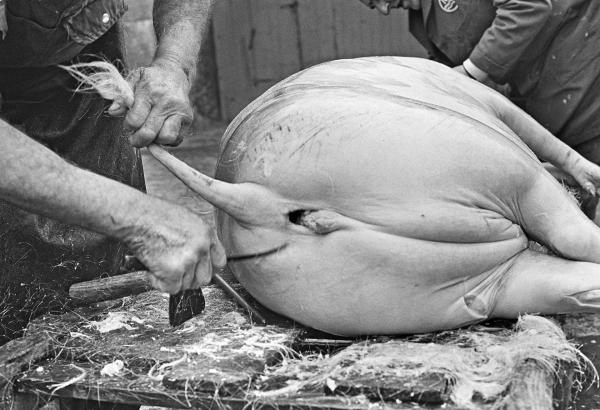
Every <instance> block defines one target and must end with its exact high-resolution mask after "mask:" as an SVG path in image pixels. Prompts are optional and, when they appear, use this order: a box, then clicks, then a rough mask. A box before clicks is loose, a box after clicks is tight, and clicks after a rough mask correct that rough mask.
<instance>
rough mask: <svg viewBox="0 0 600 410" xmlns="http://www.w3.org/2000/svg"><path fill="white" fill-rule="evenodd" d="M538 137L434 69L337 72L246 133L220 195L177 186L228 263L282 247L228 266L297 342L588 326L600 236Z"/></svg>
mask: <svg viewBox="0 0 600 410" xmlns="http://www.w3.org/2000/svg"><path fill="white" fill-rule="evenodd" d="M540 129H541V126H539V125H538V124H537V123H535V122H534V121H533V120H532V119H531V118H530V117H528V116H526V115H525V114H524V113H523V112H522V111H521V110H519V109H517V108H516V107H514V106H512V104H510V103H509V102H508V100H506V99H504V97H502V96H500V95H499V94H497V93H495V92H493V91H490V90H489V89H487V88H486V87H484V86H482V85H481V84H478V83H477V82H475V81H472V80H470V79H468V78H465V77H462V76H460V75H459V74H456V73H455V72H453V71H452V70H451V69H449V68H446V67H443V66H441V65H438V64H436V63H433V62H430V61H427V60H421V59H410V58H392V57H384V58H366V59H355V60H340V61H336V62H331V63H326V64H322V65H320V66H316V67H313V68H311V69H308V70H305V71H303V72H301V73H299V74H296V75H294V76H292V77H290V78H288V79H287V80H284V81H283V82H281V83H279V84H278V85H276V86H274V87H273V88H272V89H270V90H269V91H267V92H266V93H265V94H263V96H261V97H259V98H258V99H257V100H256V101H254V102H253V103H252V104H250V105H249V106H248V107H247V108H246V109H245V110H244V111H242V113H240V114H239V115H238V117H237V118H236V119H235V120H234V121H233V122H232V124H231V125H230V126H229V128H228V130H227V131H226V134H225V135H224V137H223V140H222V143H221V156H220V159H219V162H218V166H217V173H216V179H217V180H221V181H225V182H227V183H229V184H224V183H223V182H220V181H214V180H212V179H210V178H208V177H205V176H203V175H201V174H198V173H189V175H180V177H181V178H182V179H183V180H184V181H187V182H188V183H189V184H190V186H192V187H193V189H195V190H196V191H197V192H198V193H200V194H201V195H202V196H204V197H205V198H206V199H208V200H209V201H211V202H212V203H213V204H215V205H216V206H217V207H218V208H221V209H220V210H218V211H217V228H218V231H219V236H220V238H221V240H222V241H223V244H224V246H225V248H226V249H228V253H229V254H248V253H252V252H257V251H260V250H264V249H269V248H277V247H279V246H281V245H283V244H287V246H286V247H285V248H283V249H281V250H279V251H278V252H275V253H272V254H269V255H267V256H263V257H257V258H254V259H250V260H246V261H240V262H233V263H231V264H230V266H231V268H232V270H233V272H234V273H235V275H236V277H237V279H238V280H239V281H240V282H241V283H242V284H243V285H244V286H245V287H246V289H247V290H248V291H249V292H250V293H251V294H252V295H253V296H254V297H255V298H256V299H257V300H259V301H260V302H261V303H263V304H264V305H266V306H267V307H269V308H270V309H272V310H274V311H276V312H279V313H281V314H283V315H286V316H288V317H290V318H292V319H294V320H296V321H298V322H300V323H302V324H304V325H307V326H311V327H314V328H317V329H320V330H324V331H327V332H331V333H334V334H340V335H360V334H397V333H415V332H427V331H434V330H440V329H448V328H454V327H459V326H462V325H465V324H469V323H473V322H477V321H481V320H484V319H487V318H492V317H503V318H514V317H517V316H518V315H519V314H522V313H526V312H536V313H547V314H550V313H559V312H575V311H582V310H590V309H592V310H595V309H598V308H600V294H599V290H600V265H599V264H598V263H600V229H599V228H598V227H597V226H596V225H594V224H593V223H592V222H591V221H590V220H588V219H587V218H586V217H585V216H584V215H583V213H582V212H581V211H580V210H579V208H578V206H577V204H576V203H575V202H574V201H573V199H572V198H571V197H570V196H569V195H568V194H567V192H566V191H565V189H564V188H563V187H562V186H561V184H559V183H558V182H557V181H556V180H555V179H554V178H553V177H552V176H551V175H550V174H549V173H548V172H547V171H546V170H545V169H544V167H543V166H542V164H541V163H540V162H539V161H538V159H537V158H536V156H535V155H534V154H533V152H532V151H531V150H530V149H529V148H528V147H527V145H526V144H525V143H524V142H523V141H522V140H521V139H520V138H519V137H518V136H517V134H519V135H525V133H530V132H533V133H535V132H542V131H540ZM570 155H571V154H569V155H567V157H570ZM573 155H575V154H573ZM555 165H558V166H559V167H560V166H561V165H565V166H566V165H568V164H566V163H565V164H555ZM174 168H177V167H176V166H174ZM567 168H568V166H567ZM174 171H175V172H177V170H176V169H174ZM576 179H577V178H576ZM529 239H535V240H537V241H539V242H540V243H542V244H544V245H546V246H547V247H548V248H550V249H552V250H553V251H554V252H555V253H556V254H558V255H561V256H562V257H558V256H550V255H545V254H541V253H538V252H535V251H533V250H530V249H529V248H528V240H529Z"/></svg>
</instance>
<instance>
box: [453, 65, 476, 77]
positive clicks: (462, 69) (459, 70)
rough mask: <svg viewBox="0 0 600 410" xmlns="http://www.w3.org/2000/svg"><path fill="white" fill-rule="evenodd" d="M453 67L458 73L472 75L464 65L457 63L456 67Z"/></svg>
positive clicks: (466, 75)
mask: <svg viewBox="0 0 600 410" xmlns="http://www.w3.org/2000/svg"><path fill="white" fill-rule="evenodd" d="M452 69H453V70H454V71H456V72H457V73H459V74H462V75H464V76H465V77H471V76H470V75H469V73H467V70H465V68H464V67H463V66H462V65H457V66H456V67H452ZM471 78H472V77H471Z"/></svg>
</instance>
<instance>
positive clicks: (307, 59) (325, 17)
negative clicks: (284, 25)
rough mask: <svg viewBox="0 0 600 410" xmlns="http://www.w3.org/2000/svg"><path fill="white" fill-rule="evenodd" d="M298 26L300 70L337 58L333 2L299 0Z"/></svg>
mask: <svg viewBox="0 0 600 410" xmlns="http://www.w3.org/2000/svg"><path fill="white" fill-rule="evenodd" d="M298 25H299V27H298V29H299V33H300V41H299V46H300V51H301V55H302V68H306V67H310V66H312V65H315V64H318V63H322V62H324V61H328V60H333V59H336V58H338V57H339V53H338V50H337V44H336V40H337V38H336V36H337V34H336V27H335V19H334V3H333V2H331V1H322V0H321V1H320V2H319V4H315V1H314V0H299V1H298Z"/></svg>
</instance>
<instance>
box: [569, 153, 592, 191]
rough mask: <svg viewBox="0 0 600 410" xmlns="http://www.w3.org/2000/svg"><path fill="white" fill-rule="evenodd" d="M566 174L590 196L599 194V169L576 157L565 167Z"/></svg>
mask: <svg viewBox="0 0 600 410" xmlns="http://www.w3.org/2000/svg"><path fill="white" fill-rule="evenodd" d="M566 170H567V172H568V173H569V174H570V175H571V176H572V177H573V178H574V179H575V180H576V181H577V183H578V184H579V185H581V187H582V188H583V189H584V190H585V191H586V192H587V193H589V194H590V195H592V196H595V195H596V194H597V193H598V192H600V167H599V166H598V165H596V164H594V163H593V162H591V161H588V160H587V159H585V158H583V157H581V156H579V155H577V158H576V159H575V160H574V161H572V163H571V164H569V165H568V166H567V167H566Z"/></svg>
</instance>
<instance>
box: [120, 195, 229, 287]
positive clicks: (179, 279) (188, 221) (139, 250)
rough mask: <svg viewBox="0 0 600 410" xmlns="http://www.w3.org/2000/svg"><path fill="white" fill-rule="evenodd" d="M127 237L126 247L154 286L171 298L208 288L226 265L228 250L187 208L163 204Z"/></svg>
mask: <svg viewBox="0 0 600 410" xmlns="http://www.w3.org/2000/svg"><path fill="white" fill-rule="evenodd" d="M151 212H152V215H148V214H146V215H143V216H140V218H139V219H138V224H139V226H136V227H135V228H134V229H132V230H131V232H130V233H127V234H126V236H125V243H126V244H127V245H128V246H129V248H130V250H131V251H132V252H134V254H135V255H136V256H137V258H138V259H139V260H140V261H141V262H142V263H143V264H144V265H145V266H146V267H147V268H148V270H149V271H150V272H151V274H152V276H151V282H152V286H154V287H155V288H157V289H159V290H161V291H163V292H168V293H171V294H176V293H178V292H179V291H181V290H184V289H195V288H199V287H201V286H204V285H206V284H208V283H209V282H210V281H211V278H212V272H213V268H215V267H217V268H220V267H223V266H224V265H225V263H226V256H225V250H224V249H223V246H222V245H221V243H220V242H219V240H218V239H217V238H216V235H215V234H214V231H213V230H211V229H210V228H209V227H208V226H207V225H206V224H205V223H204V222H203V221H202V219H201V218H200V217H199V216H197V215H195V214H194V213H192V212H190V211H188V210H187V209H186V208H184V207H181V206H178V205H175V204H171V203H167V202H164V201H160V202H158V203H157V204H155V208H154V209H153V210H152V211H151Z"/></svg>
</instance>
